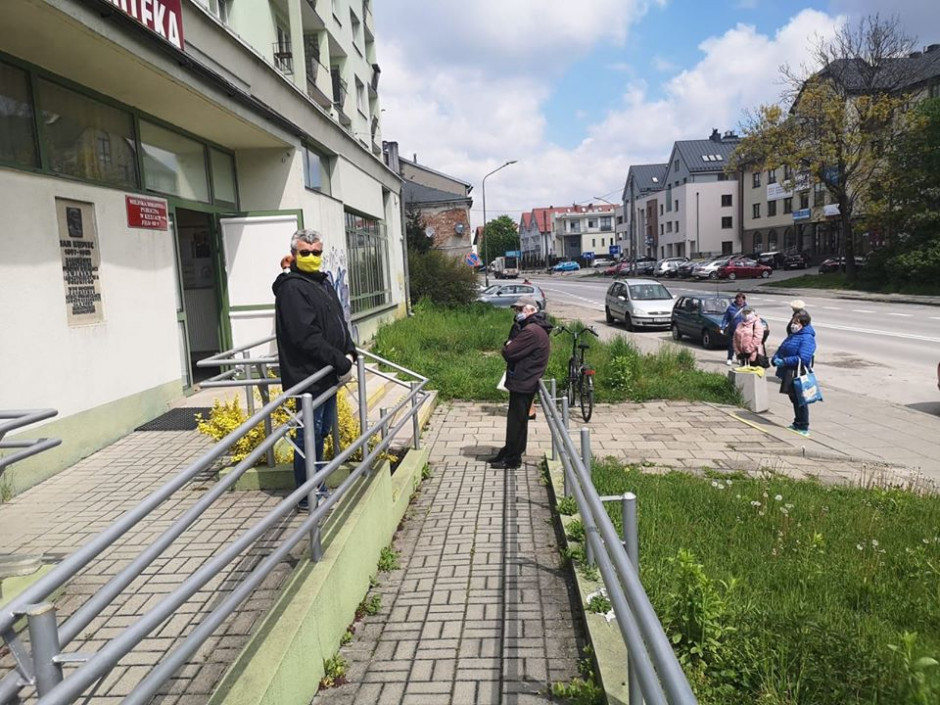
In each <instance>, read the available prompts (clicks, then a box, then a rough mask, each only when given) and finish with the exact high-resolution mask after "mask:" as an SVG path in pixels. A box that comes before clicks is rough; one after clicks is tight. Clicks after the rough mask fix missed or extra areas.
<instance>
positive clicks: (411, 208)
mask: <svg viewBox="0 0 940 705" xmlns="http://www.w3.org/2000/svg"><path fill="white" fill-rule="evenodd" d="M426 230H427V225H426V223H425V222H424V213H422V212H421V209H420V208H418V205H417V204H416V203H406V204H405V237H406V239H407V241H408V249H409V250H412V251H414V252H427V251H428V250H430V249H431V245H433V244H434V238H432V237H428V235H427V232H426Z"/></svg>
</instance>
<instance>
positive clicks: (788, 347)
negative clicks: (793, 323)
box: [774, 325, 816, 377]
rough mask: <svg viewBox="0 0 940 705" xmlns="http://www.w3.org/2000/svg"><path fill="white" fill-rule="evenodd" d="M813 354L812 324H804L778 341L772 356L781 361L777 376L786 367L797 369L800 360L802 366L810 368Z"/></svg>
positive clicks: (814, 333) (813, 331)
mask: <svg viewBox="0 0 940 705" xmlns="http://www.w3.org/2000/svg"><path fill="white" fill-rule="evenodd" d="M815 354H816V331H815V330H814V329H813V326H812V325H808V326H805V327H803V328H801V329H800V330H798V331H797V332H796V333H791V334H790V335H788V336H787V337H786V340H784V341H783V342H782V343H780V347H779V348H777V352H775V353H774V357H775V358H778V359H779V360H780V361H781V362H782V364H781V365H780V367H778V368H777V376H778V377H780V376H781V375H782V373H783V370H784V369H786V368H790V369H792V370H795V369H797V368H798V367H799V364H800V361H801V360H802V361H803V366H804V367H808V368H811V367H812V365H813V356H814V355H815Z"/></svg>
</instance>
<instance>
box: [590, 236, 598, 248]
mask: <svg viewBox="0 0 940 705" xmlns="http://www.w3.org/2000/svg"><path fill="white" fill-rule="evenodd" d="M591 247H597V238H596V237H592V238H591Z"/></svg>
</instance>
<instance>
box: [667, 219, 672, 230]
mask: <svg viewBox="0 0 940 705" xmlns="http://www.w3.org/2000/svg"><path fill="white" fill-rule="evenodd" d="M666 232H667V233H671V232H672V221H671V220H670V221H669V222H668V223H666Z"/></svg>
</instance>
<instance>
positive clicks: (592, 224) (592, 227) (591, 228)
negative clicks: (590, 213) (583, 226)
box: [588, 218, 597, 230]
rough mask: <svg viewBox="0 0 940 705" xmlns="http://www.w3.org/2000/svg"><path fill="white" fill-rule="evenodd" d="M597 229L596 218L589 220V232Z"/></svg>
mask: <svg viewBox="0 0 940 705" xmlns="http://www.w3.org/2000/svg"><path fill="white" fill-rule="evenodd" d="M596 227H597V221H596V220H594V218H588V230H593V229H594V228H596Z"/></svg>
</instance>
